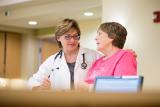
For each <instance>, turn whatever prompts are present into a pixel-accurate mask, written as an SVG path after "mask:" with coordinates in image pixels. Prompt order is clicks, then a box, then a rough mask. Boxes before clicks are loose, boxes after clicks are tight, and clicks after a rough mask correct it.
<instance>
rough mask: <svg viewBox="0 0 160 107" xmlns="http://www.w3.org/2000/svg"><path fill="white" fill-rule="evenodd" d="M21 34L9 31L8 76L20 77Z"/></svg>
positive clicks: (7, 48) (7, 47)
mask: <svg viewBox="0 0 160 107" xmlns="http://www.w3.org/2000/svg"><path fill="white" fill-rule="evenodd" d="M20 50H21V35H20V34H17V33H7V46H6V77H7V78H18V77H20V62H21V61H20V56H21V53H20Z"/></svg>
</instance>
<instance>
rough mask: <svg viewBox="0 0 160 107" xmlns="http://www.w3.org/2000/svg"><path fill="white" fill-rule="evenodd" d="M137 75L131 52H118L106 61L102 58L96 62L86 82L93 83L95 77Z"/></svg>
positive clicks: (135, 63) (134, 60) (135, 62)
mask: <svg viewBox="0 0 160 107" xmlns="http://www.w3.org/2000/svg"><path fill="white" fill-rule="evenodd" d="M128 75H137V61H136V58H135V57H134V56H133V54H132V53H131V52H128V51H126V50H123V49H121V50H119V51H118V52H116V53H115V54H113V55H112V56H111V57H109V58H108V59H104V56H103V57H101V58H99V59H98V60H96V61H95V62H94V63H93V65H92V67H91V68H90V69H89V71H88V74H87V77H86V80H85V81H86V82H87V83H89V84H92V83H94V80H95V77H96V76H128Z"/></svg>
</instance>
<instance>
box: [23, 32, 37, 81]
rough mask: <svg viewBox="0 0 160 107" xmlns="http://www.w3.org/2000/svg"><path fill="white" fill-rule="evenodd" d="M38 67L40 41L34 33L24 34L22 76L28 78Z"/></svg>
mask: <svg viewBox="0 0 160 107" xmlns="http://www.w3.org/2000/svg"><path fill="white" fill-rule="evenodd" d="M37 69H38V41H37V39H36V37H35V36H34V35H33V34H24V35H23V36H22V51H21V78H23V79H28V78H29V76H31V75H32V74H33V73H34V72H36V71H37Z"/></svg>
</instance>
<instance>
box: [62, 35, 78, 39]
mask: <svg viewBox="0 0 160 107" xmlns="http://www.w3.org/2000/svg"><path fill="white" fill-rule="evenodd" d="M64 38H65V39H66V40H71V39H72V38H73V39H74V40H79V39H80V36H79V35H76V36H70V35H65V36H64Z"/></svg>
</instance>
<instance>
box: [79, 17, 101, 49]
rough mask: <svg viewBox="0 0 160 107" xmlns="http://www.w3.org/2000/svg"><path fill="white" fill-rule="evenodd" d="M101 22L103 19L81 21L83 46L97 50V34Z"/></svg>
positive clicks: (81, 41)
mask: <svg viewBox="0 0 160 107" xmlns="http://www.w3.org/2000/svg"><path fill="white" fill-rule="evenodd" d="M100 24H101V19H93V20H85V21H80V22H79V26H80V29H81V40H80V43H81V45H82V46H84V47H87V48H90V49H94V50H96V42H95V36H96V34H97V28H98V26H99V25H100Z"/></svg>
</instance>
